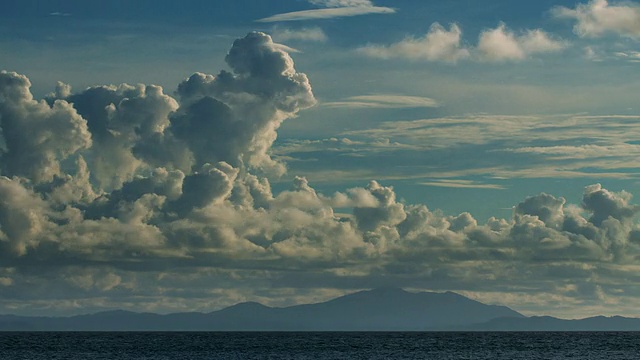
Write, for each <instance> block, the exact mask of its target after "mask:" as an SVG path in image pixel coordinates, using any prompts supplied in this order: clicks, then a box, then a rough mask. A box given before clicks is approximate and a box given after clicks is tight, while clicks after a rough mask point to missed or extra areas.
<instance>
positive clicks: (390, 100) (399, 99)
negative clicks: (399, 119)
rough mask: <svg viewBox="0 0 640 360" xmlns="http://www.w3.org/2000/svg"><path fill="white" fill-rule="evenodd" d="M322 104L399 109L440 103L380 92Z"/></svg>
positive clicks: (436, 105) (430, 106) (429, 106)
mask: <svg viewBox="0 0 640 360" xmlns="http://www.w3.org/2000/svg"><path fill="white" fill-rule="evenodd" d="M322 106H325V107H334V108H365V109H400V108H432V107H438V106H440V105H439V104H438V102H437V101H436V100H434V99H431V98H428V97H421V96H404V95H390V94H381V95H359V96H351V97H348V98H346V99H344V100H343V101H333V102H327V103H324V104H322Z"/></svg>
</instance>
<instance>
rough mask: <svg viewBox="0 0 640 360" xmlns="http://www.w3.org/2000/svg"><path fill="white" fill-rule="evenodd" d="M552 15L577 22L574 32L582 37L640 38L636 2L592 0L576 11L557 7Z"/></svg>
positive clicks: (639, 18)
mask: <svg viewBox="0 0 640 360" xmlns="http://www.w3.org/2000/svg"><path fill="white" fill-rule="evenodd" d="M552 13H553V14H554V15H555V16H556V17H557V18H561V19H573V20H575V21H576V24H575V26H574V27H573V31H574V32H575V33H576V34H577V35H578V36H580V37H590V38H595V37H601V36H603V35H605V34H607V33H612V34H617V35H620V36H625V37H630V38H635V39H637V38H640V6H639V5H638V4H637V3H634V2H620V3H616V4H610V3H609V1H607V0H591V1H589V2H588V3H586V4H579V5H577V6H576V7H575V9H570V8H567V7H564V6H559V7H555V8H553V10H552Z"/></svg>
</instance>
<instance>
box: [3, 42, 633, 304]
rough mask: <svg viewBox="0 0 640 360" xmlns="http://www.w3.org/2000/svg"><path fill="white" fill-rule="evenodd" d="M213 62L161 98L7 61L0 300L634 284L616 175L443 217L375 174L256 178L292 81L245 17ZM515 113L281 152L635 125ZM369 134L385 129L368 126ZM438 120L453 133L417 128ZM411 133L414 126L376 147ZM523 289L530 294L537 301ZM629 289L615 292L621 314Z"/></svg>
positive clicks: (595, 291) (302, 90) (298, 80)
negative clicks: (613, 182) (564, 192)
mask: <svg viewBox="0 0 640 360" xmlns="http://www.w3.org/2000/svg"><path fill="white" fill-rule="evenodd" d="M226 61H227V64H228V65H229V67H230V68H231V69H232V71H233V72H226V71H221V72H219V73H218V74H217V75H210V74H204V73H196V74H194V75H192V76H190V77H189V78H188V79H186V80H184V81H183V82H181V83H180V84H179V85H178V89H177V91H176V92H175V94H176V95H175V98H174V97H173V96H171V95H168V94H165V93H164V90H163V89H162V88H161V87H159V86H154V85H135V86H131V85H126V84H123V85H119V86H94V87H91V88H88V89H84V90H81V91H79V92H77V93H74V92H73V90H72V89H71V88H70V87H69V86H67V85H64V84H58V87H57V89H56V91H55V92H54V93H53V94H52V95H50V96H49V97H47V98H46V99H45V100H35V99H33V96H32V94H31V93H30V90H29V80H28V79H27V77H26V76H24V75H19V74H16V73H9V72H3V73H1V74H0V114H1V115H2V122H0V129H1V130H2V135H3V144H2V145H3V146H2V156H0V171H1V172H2V176H0V285H1V286H2V287H3V289H5V290H6V291H2V292H0V311H1V312H17V313H34V312H38V311H40V312H42V311H47V312H48V313H49V314H57V313H69V312H72V313H77V312H86V311H88V310H89V311H95V310H99V309H106V308H127V309H131V310H145V311H162V312H164V311H187V310H203V311H207V310H212V309H215V308H219V307H221V306H222V305H229V303H232V302H238V301H244V300H261V301H265V302H267V303H269V304H271V305H287V304H290V303H288V302H287V301H306V300H309V299H318V297H321V296H325V297H326V296H334V295H337V294H340V293H344V292H346V291H351V290H355V289H361V288H369V287H377V286H383V285H385V284H390V283H393V284H395V285H396V286H403V287H407V288H429V289H432V290H445V289H446V290H465V291H468V292H491V293H501V294H508V293H510V292H516V293H518V292H519V293H520V295H521V296H525V295H529V296H531V297H534V298H536V299H545V298H547V296H548V295H549V294H556V295H557V294H560V295H562V296H563V297H566V298H568V299H571V300H572V301H575V302H576V303H582V304H586V305H591V304H595V305H594V306H597V304H599V303H598V301H599V300H600V299H602V297H603V296H604V297H611V298H615V299H617V300H619V301H620V302H621V304H624V301H630V300H628V299H632V298H634V297H635V298H637V295H638V289H637V288H635V287H634V286H635V285H634V284H637V283H638V281H639V280H640V279H639V276H638V275H637V274H638V271H637V270H638V269H637V265H635V263H636V259H637V258H638V257H639V256H640V248H639V247H638V241H640V240H638V239H640V235H639V234H640V227H639V226H638V224H637V223H636V216H637V212H638V206H637V205H634V204H633V201H632V198H631V195H630V194H629V193H626V192H624V191H611V190H608V189H606V188H604V187H603V186H601V185H599V184H594V185H591V186H588V187H587V188H586V189H584V194H583V198H582V201H581V203H580V204H576V205H572V204H567V202H566V200H565V199H564V198H561V197H556V196H554V195H550V194H540V195H536V196H533V197H529V198H527V199H525V200H523V201H522V202H521V203H519V204H517V205H516V206H515V207H514V211H513V214H512V215H511V216H508V217H507V218H504V219H498V218H490V219H489V220H488V221H486V222H484V223H483V222H481V221H478V220H477V219H476V218H474V216H473V215H472V214H470V213H468V212H463V213H461V214H458V215H446V214H443V213H442V212H441V211H438V210H430V209H429V208H428V207H427V206H426V205H424V204H414V203H411V202H408V201H403V200H399V199H398V196H397V194H396V192H395V190H394V189H393V187H392V186H391V185H390V184H386V183H383V182H382V181H369V182H368V183H363V184H362V185H364V186H355V187H352V188H349V189H344V190H338V191H335V192H333V193H329V194H325V193H323V192H322V191H319V190H317V189H316V188H314V185H313V183H312V182H310V181H308V178H307V177H304V176H295V177H292V181H291V183H290V186H289V188H288V189H286V190H282V191H274V190H273V189H274V188H272V185H271V181H270V180H269V179H270V177H271V178H273V177H275V175H279V174H282V171H284V164H282V163H281V162H280V159H279V158H278V157H277V154H275V153H276V152H275V151H274V150H275V149H274V148H273V144H274V141H275V139H276V137H277V130H278V127H279V126H280V125H281V124H282V122H283V121H286V120H287V119H290V118H292V117H294V116H296V114H298V112H299V111H302V110H303V109H306V108H308V107H310V106H312V105H313V104H314V103H315V99H314V96H313V92H312V91H311V85H310V82H309V80H308V79H307V77H306V75H304V74H302V73H300V72H298V71H297V70H296V68H295V66H294V62H293V59H292V58H291V57H290V56H289V55H288V54H287V53H286V52H284V51H283V50H282V49H281V48H280V47H278V46H277V45H275V44H274V43H273V41H272V40H271V38H270V37H269V36H268V35H266V34H263V33H250V34H248V35H247V36H245V37H243V38H241V39H238V40H236V41H235V42H234V44H233V46H232V47H231V49H230V51H229V53H228V55H227V57H226ZM392 99H393V98H392ZM403 99H404V98H403ZM357 100H359V101H365V102H366V101H385V100H388V98H386V97H384V98H382V99H381V98H379V97H377V96H373V97H365V98H359V99H357ZM396 100H398V99H396ZM404 100H406V99H404ZM423 100H424V99H423ZM423 100H421V101H423ZM398 102H401V101H398ZM524 120H526V121H523V118H517V117H503V118H492V117H489V116H477V117H475V118H463V119H453V118H452V119H428V120H422V121H417V122H406V121H405V122H402V121H398V122H392V123H387V124H383V129H382V130H384V131H382V130H381V129H374V130H375V131H373V132H371V133H370V135H374V134H375V135H376V140H371V139H363V140H360V139H353V140H352V139H348V138H343V139H328V140H326V141H315V142H310V143H309V144H294V145H291V149H289V150H290V151H291V152H290V153H289V155H291V154H293V153H294V152H295V151H300V150H299V149H300V148H304V147H305V146H308V147H315V149H316V150H317V149H319V150H320V151H321V152H322V149H323V147H324V146H333V147H334V148H335V149H336V152H339V151H340V150H341V149H346V150H349V151H352V152H353V153H356V152H357V151H358V150H354V149H356V148H358V147H365V148H366V147H371V148H374V149H377V151H378V153H379V154H383V155H385V156H389V155H394V154H395V153H394V151H399V150H402V151H409V150H414V149H424V148H425V147H430V149H431V150H432V151H434V152H435V155H436V157H433V158H428V159H426V160H425V158H422V157H420V161H423V162H424V161H429V165H430V166H434V167H438V166H439V164H438V162H437V160H438V158H439V161H441V162H442V163H447V162H451V161H452V160H451V157H449V156H441V155H442V154H447V155H451V154H452V152H451V151H450V149H451V148H452V147H464V146H465V144H466V145H469V144H486V143H487V142H490V141H496V139H498V138H504V136H503V134H504V132H505V131H508V132H509V133H510V134H512V135H513V137H514V140H513V141H514V143H520V142H523V141H522V140H523V139H526V138H527V137H528V136H530V133H529V132H530V131H539V130H540V129H541V128H548V127H554V129H555V130H556V131H554V132H551V133H552V134H553V136H556V140H563V139H564V140H567V139H569V140H571V141H575V132H574V131H584V132H585V133H586V135H589V134H591V133H589V131H592V132H597V134H598V136H599V137H598V138H599V139H607V138H610V139H617V141H624V139H621V138H620V134H621V133H624V134H625V136H634V137H635V138H637V136H635V134H633V133H632V131H631V130H629V129H635V128H636V127H637V126H635V123H636V119H630V118H607V119H601V118H597V119H594V118H588V117H587V118H580V121H583V122H582V123H579V121H578V119H577V118H571V119H565V120H563V121H558V119H538V118H535V117H531V118H525V119H524ZM438 123H443V124H446V125H447V126H448V127H447V128H446V129H443V128H439V127H438V126H434V125H436V124H438ZM576 123H579V125H576ZM594 123H597V124H600V125H603V124H605V125H607V126H610V127H615V128H616V129H617V131H613V130H611V129H609V128H607V127H606V126H593V124H594ZM567 124H573V125H572V126H568V125H567ZM580 126H584V128H581V127H580ZM625 126H627V127H626V128H625ZM563 127H570V128H571V129H570V130H571V131H567V130H563ZM620 128H624V129H625V130H627V131H619V130H620ZM384 132H386V135H393V136H388V137H386V138H385V137H383V136H377V135H380V134H382V133H384ZM440 133H442V134H445V133H448V134H449V136H450V137H451V138H455V139H458V140H457V142H455V141H452V140H451V138H447V137H445V136H443V138H442V139H440V138H439V137H438V136H432V135H434V134H440ZM627 133H629V134H627ZM461 134H467V135H469V136H468V137H464V136H460V135H461ZM361 136H362V137H366V136H364V135H363V134H361ZM411 136H413V139H417V140H418V141H417V143H413V144H406V145H404V146H403V142H400V141H397V144H396V140H401V138H404V139H406V138H409V137H411ZM425 139H427V140H428V141H424V140H425ZM17 140H20V143H17ZM365 140H368V141H365ZM463 142H466V143H463ZM398 144H399V145H398ZM425 144H426V145H425ZM509 145H510V146H509V147H508V148H509V149H511V148H514V146H513V143H510V144H509ZM523 145H524V144H523ZM381 149H384V151H383V150H381ZM439 149H444V152H441V153H437V151H438V150H439ZM472 150H477V148H473V149H472ZM555 150H560V149H555ZM431 155H433V154H430V156H431ZM491 157H492V158H495V154H492V156H491ZM23 159H27V160H28V161H23ZM401 159H402V157H393V160H394V161H395V162H400V161H401ZM432 159H433V160H434V162H433V163H431V160H432ZM500 160H501V159H497V161H500ZM634 161H635V159H634ZM607 162H610V159H607ZM398 165H401V164H398ZM376 166H380V164H376ZM274 168H275V170H279V171H280V172H278V171H275V174H274V171H270V170H274ZM336 170H341V169H340V168H339V167H338V164H336ZM348 170H349V171H352V169H351V168H350V167H349V168H348ZM356 170H357V169H356ZM534 170H537V169H534ZM272 175H273V176H272ZM438 179H442V180H437V181H433V183H436V184H442V185H449V186H451V185H453V186H456V185H457V186H482V185H490V184H488V183H480V182H473V181H470V180H467V179H463V178H458V177H455V176H449V177H444V178H438ZM281 186H282V185H281V184H279V187H281ZM621 278H624V279H627V280H628V282H626V283H622V284H621V283H620V281H619V279H621ZM560 286H561V287H562V289H559V287H560ZM523 292H524V293H525V294H522V293H523ZM621 294H622V295H621ZM505 298H506V297H505ZM288 299H292V300H288ZM540 301H541V302H539V303H537V304H532V305H531V308H532V309H533V308H535V307H536V306H537V309H546V308H548V306H549V305H550V304H552V302H553V301H552V300H540ZM545 301H548V302H545ZM629 304H631V305H633V304H636V305H637V301H636V302H635V303H633V302H631V303H629ZM507 305H514V304H510V303H507ZM631 305H628V306H626V305H625V306H624V307H622V308H623V309H633V311H635V309H637V306H635V307H634V306H631ZM42 309H46V310H42ZM601 309H602V308H601ZM604 310H606V311H610V312H611V311H615V310H616V309H613V310H612V309H604ZM629 311H631V310H629Z"/></svg>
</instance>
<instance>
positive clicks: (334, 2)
mask: <svg viewBox="0 0 640 360" xmlns="http://www.w3.org/2000/svg"><path fill="white" fill-rule="evenodd" d="M309 2H310V3H312V4H313V5H317V6H321V7H323V8H322V9H313V10H303V11H294V12H289V13H283V14H276V15H273V16H269V17H266V18H263V19H259V20H258V21H259V22H280V21H302V20H318V19H331V18H339V17H349V16H358V15H367V14H393V13H395V10H394V9H392V8H389V7H384V6H375V5H374V4H373V3H372V2H371V1H369V0H311V1H309Z"/></svg>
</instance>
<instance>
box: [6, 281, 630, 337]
mask: <svg viewBox="0 0 640 360" xmlns="http://www.w3.org/2000/svg"><path fill="white" fill-rule="evenodd" d="M0 330H4V331H450V330H458V331H510V330H518V331H528V330H563V331H571V330H640V319H629V318H622V317H613V318H605V317H595V318H589V319H583V320H562V319H557V318H552V317H530V318H527V317H525V316H523V315H522V314H520V313H518V312H516V311H513V310H511V309H509V308H507V307H504V306H497V305H485V304H482V303H480V302H478V301H475V300H471V299H469V298H466V297H464V296H462V295H459V294H456V293H453V292H446V293H434V292H420V293H411V292H407V291H404V290H402V289H396V288H382V289H375V290H369V291H361V292H357V293H353V294H349V295H345V296H342V297H339V298H336V299H333V300H330V301H327V302H322V303H317V304H308V305H297V306H290V307H283V308H272V307H268V306H265V305H262V304H259V303H255V302H247V303H241V304H237V305H234V306H230V307H228V308H225V309H222V310H219V311H214V312H211V313H175V314H168V315H159V314H152V313H135V312H129V311H121V310H116V311H106V312H100V313H96V314H89V315H77V316H71V317H25V316H15V315H2V316H0Z"/></svg>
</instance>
